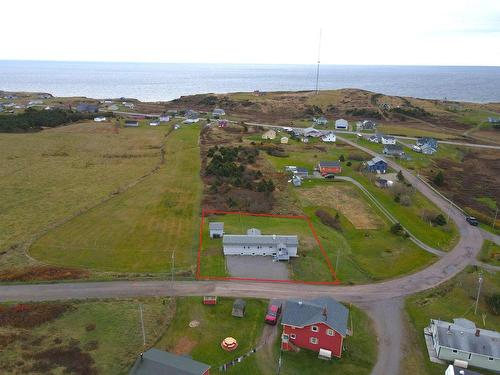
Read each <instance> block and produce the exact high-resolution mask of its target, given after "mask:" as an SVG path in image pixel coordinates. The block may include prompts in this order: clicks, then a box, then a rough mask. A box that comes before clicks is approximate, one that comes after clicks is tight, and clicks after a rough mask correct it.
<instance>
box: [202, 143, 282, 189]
mask: <svg viewBox="0 0 500 375" xmlns="http://www.w3.org/2000/svg"><path fill="white" fill-rule="evenodd" d="M258 155H259V150H258V149H257V148H256V147H252V148H250V147H241V146H238V147H224V146H222V147H219V146H215V147H212V148H210V149H209V150H208V152H207V157H208V158H211V160H210V162H209V163H208V165H207V167H206V170H205V173H206V174H207V175H208V176H214V177H215V181H214V183H213V184H212V188H211V190H212V192H213V193H216V192H217V191H218V189H219V188H220V187H221V186H222V185H224V184H230V185H232V186H234V187H239V188H245V189H249V190H254V191H258V192H267V193H270V192H272V191H274V189H275V186H274V183H273V181H272V180H265V179H263V178H262V177H263V176H262V172H261V171H259V170H257V171H254V170H251V169H249V168H247V166H248V165H251V164H254V163H255V162H256V158H257V156H258Z"/></svg>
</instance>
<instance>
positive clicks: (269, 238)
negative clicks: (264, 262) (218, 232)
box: [222, 234, 299, 246]
mask: <svg viewBox="0 0 500 375" xmlns="http://www.w3.org/2000/svg"><path fill="white" fill-rule="evenodd" d="M278 243H284V244H285V245H298V244H299V239H298V237H297V236H295V235H293V236H280V235H273V234H262V235H246V234H226V235H225V236H224V237H223V238H222V244H223V245H263V246H266V245H268V246H273V245H276V244H278Z"/></svg>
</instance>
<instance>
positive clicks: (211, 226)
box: [208, 221, 224, 230]
mask: <svg viewBox="0 0 500 375" xmlns="http://www.w3.org/2000/svg"><path fill="white" fill-rule="evenodd" d="M208 228H209V229H210V230H224V223H222V222H218V221H212V222H210V223H208Z"/></svg>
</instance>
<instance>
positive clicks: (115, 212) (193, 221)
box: [30, 126, 201, 272]
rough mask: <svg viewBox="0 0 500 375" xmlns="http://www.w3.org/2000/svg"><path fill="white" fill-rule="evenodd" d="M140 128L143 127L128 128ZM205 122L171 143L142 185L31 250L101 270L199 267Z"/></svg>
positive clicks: (41, 256)
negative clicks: (201, 145) (202, 129)
mask: <svg viewBox="0 0 500 375" xmlns="http://www.w3.org/2000/svg"><path fill="white" fill-rule="evenodd" d="M127 130H130V131H132V132H137V133H140V132H141V131H142V129H141V128H139V129H127ZM199 130H200V128H199V126H183V127H182V128H181V129H179V130H175V131H173V132H172V133H171V134H170V135H169V136H168V138H167V140H166V142H165V164H163V165H162V166H161V168H160V169H159V170H158V171H156V172H155V173H153V174H152V175H151V176H149V177H147V178H145V179H144V180H143V181H141V182H140V183H139V184H137V185H136V186H134V187H133V188H131V189H129V190H128V191H126V192H124V193H123V194H120V195H118V196H116V197H115V198H113V199H111V200H109V201H107V202H106V203H104V204H102V205H100V206H98V207H97V208H95V209H92V210H90V211H88V212H86V213H84V214H83V215H81V216H78V217H76V218H75V219H73V220H71V221H69V222H67V223H65V224H64V225H62V226H60V227H58V228H56V229H55V230H52V231H50V232H48V233H47V234H46V235H45V236H43V237H42V238H40V239H39V240H38V241H36V242H35V243H34V245H33V246H32V248H31V249H30V253H31V255H32V256H34V257H35V258H37V259H40V260H42V261H45V262H49V263H51V264H55V265H64V266H76V267H85V268H90V269H94V270H100V271H117V272H162V271H170V267H171V259H172V255H173V253H174V252H175V267H176V269H177V270H178V271H181V270H183V271H187V272H192V271H193V270H194V268H193V267H194V266H193V265H194V263H195V261H194V260H195V255H196V252H197V228H198V225H199V202H200V197H201V179H200V176H199V171H200V150H199V145H198V137H199Z"/></svg>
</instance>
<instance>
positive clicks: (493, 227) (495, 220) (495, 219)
mask: <svg viewBox="0 0 500 375" xmlns="http://www.w3.org/2000/svg"><path fill="white" fill-rule="evenodd" d="M497 216H498V206H497V209H496V211H495V218H494V219H493V225H492V226H491V229H493V230H495V224H496V222H497Z"/></svg>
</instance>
